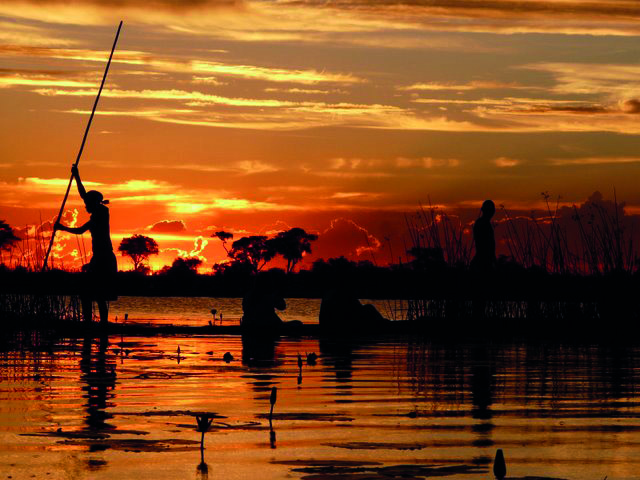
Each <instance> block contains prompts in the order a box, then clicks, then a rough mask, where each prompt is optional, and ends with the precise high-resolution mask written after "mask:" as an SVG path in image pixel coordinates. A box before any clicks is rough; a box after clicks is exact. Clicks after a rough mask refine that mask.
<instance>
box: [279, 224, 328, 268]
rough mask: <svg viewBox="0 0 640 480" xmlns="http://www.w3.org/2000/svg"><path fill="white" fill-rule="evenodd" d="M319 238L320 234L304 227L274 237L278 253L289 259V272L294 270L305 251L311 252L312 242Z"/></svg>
mask: <svg viewBox="0 0 640 480" xmlns="http://www.w3.org/2000/svg"><path fill="white" fill-rule="evenodd" d="M317 239H318V235H315V234H313V233H307V232H305V231H304V230H303V229H302V228H299V227H294V228H292V229H291V230H287V231H285V232H280V233H278V234H277V235H276V236H275V238H274V239H273V245H274V247H275V250H276V253H277V254H279V255H282V256H283V257H284V258H285V259H286V260H287V273H290V272H292V271H293V269H294V268H295V267H296V265H297V263H298V262H299V261H300V260H302V257H303V256H304V254H305V253H311V242H313V241H315V240H317Z"/></svg>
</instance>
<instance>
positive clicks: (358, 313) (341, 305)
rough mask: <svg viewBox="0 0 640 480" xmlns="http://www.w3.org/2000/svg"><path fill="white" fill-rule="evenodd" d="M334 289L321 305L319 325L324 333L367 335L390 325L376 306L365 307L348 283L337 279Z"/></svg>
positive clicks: (326, 295) (325, 296) (328, 292)
mask: <svg viewBox="0 0 640 480" xmlns="http://www.w3.org/2000/svg"><path fill="white" fill-rule="evenodd" d="M333 287H334V288H333V289H331V290H329V291H327V292H326V293H325V295H324V296H323V297H322V302H321V304H320V314H319V323H320V327H321V328H322V329H323V330H324V331H333V332H351V333H366V332H368V331H371V330H376V329H378V328H381V327H384V325H386V324H388V323H389V320H388V319H386V318H384V317H383V316H382V315H381V314H380V312H379V311H378V310H377V309H376V307H375V306H373V305H371V304H364V305H363V304H362V303H361V302H360V300H359V299H358V297H356V295H355V294H354V293H353V291H352V289H351V288H350V286H349V285H348V284H347V282H346V281H344V280H338V279H336V283H335V284H334V286H333Z"/></svg>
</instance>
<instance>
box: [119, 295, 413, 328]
mask: <svg viewBox="0 0 640 480" xmlns="http://www.w3.org/2000/svg"><path fill="white" fill-rule="evenodd" d="M286 301H287V309H286V310H284V311H282V312H278V315H279V316H280V317H281V318H282V319H283V320H287V321H288V320H301V321H303V322H304V323H318V313H319V312H320V299H317V298H288V299H286ZM362 302H363V303H373V304H374V305H376V307H377V308H378V310H379V311H380V312H381V313H382V314H383V315H385V316H386V317H388V318H393V317H394V315H395V314H397V313H396V312H399V311H400V310H401V308H402V302H401V301H399V300H395V301H394V300H390V301H389V300H362ZM212 308H215V309H216V310H217V311H218V313H217V314H216V315H217V316H216V318H217V319H218V320H219V318H220V317H219V314H220V313H222V319H223V323H224V324H230V325H234V324H235V325H237V324H238V322H239V320H240V317H242V299H241V298H210V297H125V296H121V297H120V298H118V300H117V301H116V302H112V303H111V307H110V312H109V317H110V319H111V320H112V321H113V320H115V317H116V316H117V317H118V321H119V322H122V320H123V319H124V315H125V314H128V317H129V320H128V321H129V322H149V321H153V323H155V324H158V323H162V324H164V323H173V324H179V325H206V324H207V322H208V321H209V320H213V317H212V315H211V309H212Z"/></svg>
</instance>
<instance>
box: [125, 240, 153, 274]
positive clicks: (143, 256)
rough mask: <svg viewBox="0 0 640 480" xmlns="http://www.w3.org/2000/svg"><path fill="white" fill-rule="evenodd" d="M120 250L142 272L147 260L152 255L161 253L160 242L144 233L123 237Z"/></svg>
mask: <svg viewBox="0 0 640 480" xmlns="http://www.w3.org/2000/svg"><path fill="white" fill-rule="evenodd" d="M118 251H119V252H122V255H125V256H127V257H129V258H131V261H132V262H133V269H134V270H135V271H136V272H141V271H143V270H142V267H144V264H145V262H147V260H148V259H149V256H150V255H157V254H158V253H159V249H158V243H157V242H156V241H155V240H154V239H153V238H151V237H146V236H144V235H134V236H133V237H128V238H123V239H122V242H120V246H119V247H118Z"/></svg>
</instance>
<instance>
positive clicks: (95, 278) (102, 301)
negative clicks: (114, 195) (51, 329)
mask: <svg viewBox="0 0 640 480" xmlns="http://www.w3.org/2000/svg"><path fill="white" fill-rule="evenodd" d="M71 173H72V175H73V176H74V178H75V179H76V185H77V187H78V193H79V194H80V196H81V197H82V200H84V206H85V208H86V209H87V212H88V213H89V214H91V217H90V219H89V221H88V222H87V223H85V224H84V225H82V226H81V227H77V228H71V227H65V226H64V225H62V224H60V223H56V224H55V225H54V227H53V228H55V229H56V230H62V231H64V232H69V233H73V234H76V235H82V234H83V233H84V232H86V231H87V230H89V232H91V249H92V251H93V254H92V255H91V260H90V261H89V263H88V264H87V265H83V266H82V271H84V272H87V273H88V276H87V279H86V282H85V284H84V287H85V288H84V292H83V293H82V295H81V300H82V316H83V318H84V321H85V322H91V320H92V303H93V301H94V300H95V301H96V302H97V304H98V310H99V312H100V323H101V324H106V323H107V322H108V317H109V305H108V304H107V301H108V300H116V299H117V297H116V296H115V295H114V294H113V291H112V288H113V277H114V275H115V274H116V272H117V271H118V262H117V260H116V256H115V255H114V253H113V246H112V244H111V234H110V233H109V209H108V208H107V207H106V204H107V203H109V201H108V200H104V199H103V196H102V194H101V193H100V192H98V191H96V190H90V191H88V192H87V191H86V190H85V188H84V185H82V181H81V180H80V173H79V172H78V167H77V166H75V165H73V166H72V167H71Z"/></svg>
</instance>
